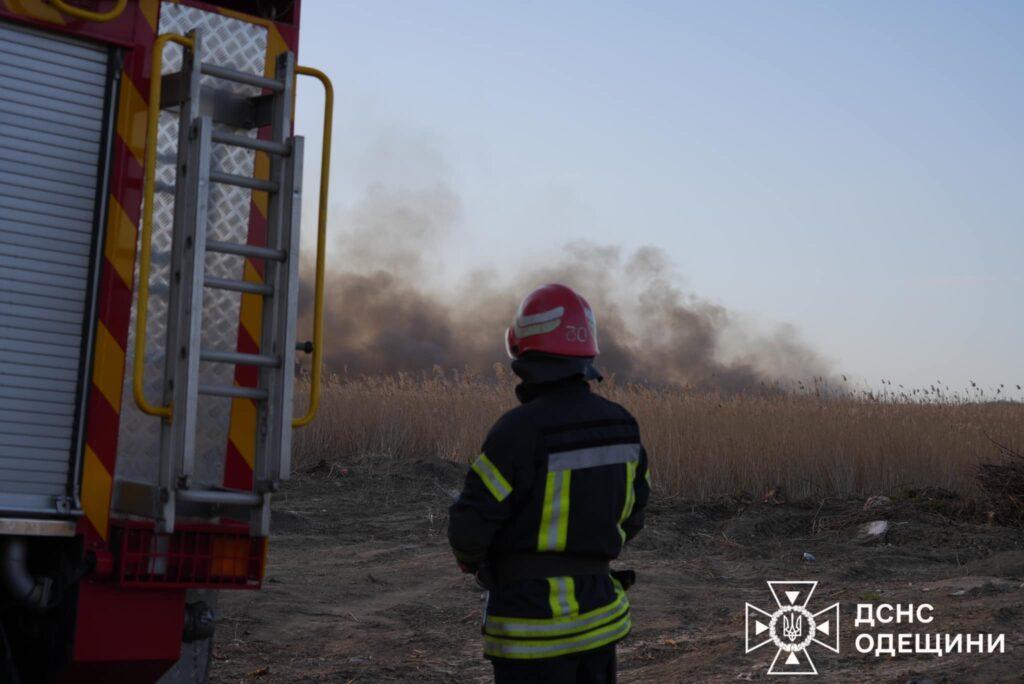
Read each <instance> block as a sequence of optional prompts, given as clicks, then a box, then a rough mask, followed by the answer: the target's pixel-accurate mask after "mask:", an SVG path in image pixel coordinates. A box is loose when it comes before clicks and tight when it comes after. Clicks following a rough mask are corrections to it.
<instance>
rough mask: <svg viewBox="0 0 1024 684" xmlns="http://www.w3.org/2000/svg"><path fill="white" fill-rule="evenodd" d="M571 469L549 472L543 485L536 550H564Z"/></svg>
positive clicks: (567, 526) (567, 531) (567, 530)
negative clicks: (542, 503) (542, 500)
mask: <svg viewBox="0 0 1024 684" xmlns="http://www.w3.org/2000/svg"><path fill="white" fill-rule="evenodd" d="M571 480H572V471H571V470H557V471H555V472H549V473H548V476H547V481H546V483H545V485H544V508H543V509H542V510H541V516H540V529H539V530H538V531H537V550H538V551H565V540H566V537H567V536H568V534H569V484H570V483H571Z"/></svg>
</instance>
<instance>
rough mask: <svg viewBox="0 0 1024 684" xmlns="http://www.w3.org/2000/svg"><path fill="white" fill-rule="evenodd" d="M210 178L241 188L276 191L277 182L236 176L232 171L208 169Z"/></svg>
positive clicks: (215, 181)
mask: <svg viewBox="0 0 1024 684" xmlns="http://www.w3.org/2000/svg"><path fill="white" fill-rule="evenodd" d="M210 180H211V181H213V182H214V183H227V184H228V185H237V186H239V187H242V188H251V189H253V190H262V191H264V192H277V183H275V182H274V181H268V180H263V179H262V178H250V177H249V176H237V175H235V174H233V173H224V172H223V171H210Z"/></svg>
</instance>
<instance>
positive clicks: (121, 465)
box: [116, 2, 267, 486]
mask: <svg viewBox="0 0 1024 684" xmlns="http://www.w3.org/2000/svg"><path fill="white" fill-rule="evenodd" d="M194 28H201V29H202V31H203V51H204V61H205V62H207V63H212V64H218V65H221V66H226V67H231V68H233V69H238V70H240V71H248V72H251V73H255V74H261V75H262V74H263V72H264V67H265V60H266V52H267V31H266V29H265V28H264V27H262V26H257V25H256V24H250V23H247V22H244V21H240V20H238V19H234V18H231V17H226V16H224V15H221V14H218V13H216V12H205V11H203V10H200V9H197V8H195V7H187V6H185V5H180V4H178V3H169V2H165V3H163V4H162V5H161V8H160V33H180V34H187V33H188V32H189V31H191V30H192V29H194ZM181 54H182V53H181V49H180V48H179V47H178V46H176V45H175V46H171V47H169V48H168V49H167V51H166V52H165V54H164V64H163V69H164V73H173V72H175V71H178V70H179V69H180V68H181V61H182V58H181ZM203 85H204V86H213V87H216V88H218V89H220V90H227V91H231V92H235V93H238V94H243V95H258V94H259V93H260V91H259V89H258V88H254V87H252V86H246V85H244V84H239V83H233V82H228V81H222V80H219V79H214V78H213V77H211V76H204V77H203ZM217 127H218V128H225V129H227V130H231V131H232V132H234V133H242V134H245V135H249V136H253V137H254V136H255V135H256V131H243V130H239V129H231V128H228V127H225V126H222V125H221V124H217ZM177 146H178V116H177V113H175V112H168V111H165V112H161V114H160V128H159V131H158V145H157V170H156V177H157V178H156V180H157V193H156V196H155V198H154V202H153V207H154V212H153V268H152V271H151V278H150V287H151V296H150V304H149V317H148V320H147V322H146V375H145V377H146V395H147V396H148V397H150V398H151V399H152V400H157V399H159V398H160V397H161V396H162V384H163V374H164V355H165V346H166V335H167V327H166V323H167V304H168V279H169V275H170V273H169V270H170V254H171V239H172V235H171V233H172V228H173V225H174V183H175V172H176V170H175V166H176V164H175V162H176V159H177ZM213 159H214V166H215V168H218V169H220V170H222V171H225V172H227V173H233V174H238V175H240V176H251V175H252V174H253V164H254V159H255V153H254V152H253V151H251V150H245V149H242V148H238V147H230V148H228V147H225V146H223V145H215V146H214V148H213ZM250 204H251V193H250V191H249V190H246V189H244V188H237V187H234V186H227V185H216V184H215V185H213V186H212V188H211V192H210V214H209V220H208V224H207V225H208V228H207V235H208V236H209V237H210V238H211V239H215V240H224V241H231V242H245V241H246V237H247V235H248V231H249V210H250ZM243 263H244V261H243V259H242V258H241V257H237V256H232V255H227V254H215V253H208V254H207V255H206V272H207V274H209V275H211V276H219V277H222V278H232V279H236V280H240V279H241V278H242V268H243ZM135 277H136V278H138V264H136V273H135ZM240 303H241V295H239V294H238V293H235V292H225V291H221V290H213V289H207V290H206V291H205V293H204V297H203V341H202V345H203V347H205V348H210V349H225V350H232V351H233V350H234V349H235V348H236V344H237V341H238V325H239V319H238V315H239V307H240ZM131 318H132V322H131V327H130V331H131V332H130V334H129V340H128V355H127V359H126V368H127V369H128V372H127V373H126V374H125V385H124V393H123V400H122V402H121V406H122V412H121V430H120V437H119V440H118V458H117V473H116V475H117V477H118V478H119V479H128V480H134V481H137V482H148V483H155V482H157V469H158V466H159V458H160V422H161V421H160V419H159V418H155V417H152V416H147V415H145V414H143V413H142V412H141V411H139V410H138V407H136V406H135V402H134V400H133V398H132V389H131V385H132V378H131V372H130V371H131V367H132V363H133V355H134V344H135V341H134V331H135V303H134V302H133V303H132V312H131ZM234 370H235V367H234V366H232V365H229V364H203V365H202V366H201V367H200V382H201V383H204V384H218V385H231V384H234ZM230 411H231V400H230V399H225V398H219V397H200V403H199V411H198V415H199V422H198V429H197V433H196V451H197V453H196V460H195V463H196V469H195V480H196V484H198V485H201V486H217V485H220V483H221V481H222V480H223V470H224V457H225V453H224V451H225V445H226V444H227V441H228V427H229V421H230Z"/></svg>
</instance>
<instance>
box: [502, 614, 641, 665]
mask: <svg viewBox="0 0 1024 684" xmlns="http://www.w3.org/2000/svg"><path fill="white" fill-rule="evenodd" d="M631 626H632V624H631V622H630V619H629V613H626V614H625V615H623V616H622V617H620V618H619V619H617V620H615V621H614V622H612V623H610V624H608V625H605V626H603V627H600V628H599V629H595V630H592V631H590V632H587V633H586V634H579V635H576V636H571V637H564V638H561V639H536V640H525V639H499V638H497V637H493V636H490V635H488V634H485V635H484V653H486V654H487V655H489V656H495V657H498V658H516V659H532V658H553V657H555V656H560V655H565V654H567V653H577V652H579V651H588V650H591V649H594V648H599V647H601V646H604V645H605V644H610V643H611V642H613V641H617V640H619V639H621V638H623V637H624V636H626V635H627V634H629V630H630V627H631Z"/></svg>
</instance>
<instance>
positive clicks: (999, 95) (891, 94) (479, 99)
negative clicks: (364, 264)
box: [297, 0, 1024, 396]
mask: <svg viewBox="0 0 1024 684" xmlns="http://www.w3.org/2000/svg"><path fill="white" fill-rule="evenodd" d="M302 27H303V28H302V38H301V44H300V48H299V62H300V63H302V64H306V65H310V66H316V67H319V68H321V69H323V70H325V71H326V72H327V73H328V74H329V75H330V76H331V78H332V79H333V82H334V87H335V91H336V97H337V111H336V115H335V118H334V126H335V133H334V134H335V143H334V146H333V160H334V162H333V172H332V184H331V187H332V193H331V199H332V210H334V211H335V212H338V211H342V212H343V211H344V209H345V208H346V207H348V206H351V203H352V202H353V201H354V200H355V199H356V198H357V197H359V196H360V195H361V194H362V192H363V191H364V190H365V186H366V184H367V182H368V178H369V179H372V180H380V179H384V180H385V181H387V180H389V179H391V178H395V177H397V178H398V181H397V182H406V181H408V182H410V183H413V184H415V183H429V182H431V181H430V177H431V176H432V175H436V176H437V180H438V181H439V182H443V183H446V184H448V185H450V187H451V188H452V189H453V190H454V191H455V192H456V193H457V195H458V196H459V198H460V201H461V203H462V209H463V210H462V217H461V220H460V222H459V228H458V231H457V234H456V235H453V236H452V238H451V240H452V244H453V245H454V244H458V245H460V247H459V249H458V250H453V251H452V252H451V258H450V259H448V260H446V261H445V265H446V269H447V270H446V272H445V274H444V276H445V277H447V278H450V279H455V278H457V277H458V276H459V275H461V274H463V273H465V272H466V271H468V270H470V269H480V268H493V269H496V270H497V271H499V272H500V271H501V270H502V269H511V268H513V267H514V266H515V264H516V263H517V262H518V260H520V259H530V258H536V256H537V255H538V254H543V252H544V251H545V250H549V249H552V248H555V247H557V246H559V245H561V244H563V243H566V242H569V241H572V240H578V239H589V240H591V241H593V242H596V243H599V244H616V245H623V246H624V247H625V248H627V249H632V248H636V247H639V246H641V245H654V246H658V247H661V248H662V249H664V250H665V251H666V252H667V253H668V254H669V256H670V257H671V259H672V260H673V261H674V263H675V265H676V267H677V269H678V273H679V280H680V283H681V284H682V285H684V286H685V287H686V288H687V289H688V290H690V291H692V292H694V293H696V294H698V295H699V296H701V297H704V298H706V299H709V300H711V301H714V302H717V303H719V304H722V305H723V306H725V307H727V308H729V309H730V310H732V311H735V312H736V313H737V315H739V316H741V317H743V318H745V319H749V320H751V321H754V323H755V324H763V325H766V326H771V325H774V324H780V323H790V324H792V325H794V326H795V327H796V329H797V330H798V331H799V332H800V334H801V337H802V339H803V340H804V341H805V342H806V343H808V344H809V345H810V346H811V347H812V348H814V349H816V350H817V351H818V352H819V353H821V354H822V355H823V356H824V357H826V358H827V359H829V360H830V361H831V362H832V363H833V368H834V369H835V371H836V372H842V373H847V374H849V375H850V376H851V377H853V378H858V379H863V380H864V381H865V382H867V383H868V384H871V385H875V384H877V383H878V381H879V380H880V379H881V378H889V379H892V380H893V381H894V382H898V383H905V384H907V385H910V386H922V385H927V384H929V383H931V382H934V381H935V380H937V379H941V380H942V381H943V382H945V383H948V384H950V385H951V386H962V385H965V384H967V382H968V380H970V379H974V380H976V381H978V382H979V383H981V384H983V385H986V386H995V385H998V384H999V383H1006V384H1007V386H1010V385H1011V384H1012V385H1016V384H1018V383H1019V384H1024V363H1022V362H1021V356H1020V350H1021V349H1024V319H1022V314H1024V307H1022V305H1021V302H1022V297H1024V3H1019V2H984V3H970V2H958V3H950V2H900V3H893V2H828V3H817V2H815V3H812V2H777V3H761V2H745V3H735V2H706V3H700V4H697V3H682V2H679V3H658V2H646V3H625V2H621V3H607V2H578V3H577V2H514V3H509V2H442V1H436V2H411V1H410V2H387V1H374V2H369V1H363V2H358V3H352V2H337V1H334V0H330V1H328V0H304V2H303V6H302ZM317 90H318V89H317V87H316V86H315V85H313V84H312V83H309V84H306V83H304V84H303V85H302V86H301V87H300V91H299V104H298V114H297V131H298V132H299V133H300V134H304V135H306V136H307V150H308V151H307V155H308V158H307V190H306V193H307V199H309V198H311V196H312V195H314V194H315V187H316V186H315V178H316V173H315V171H316V167H317V166H318V164H314V163H313V159H312V158H313V157H315V156H316V155H317V150H319V148H320V134H319V127H320V114H319V111H320V107H321V99H320V97H319V93H318V92H317ZM406 153H407V154H406ZM381 168H383V169H384V170H383V171H381V170H380V169H381ZM368 169H369V170H368ZM403 174H409V175H410V178H411V180H409V179H406V178H403ZM308 209H312V207H308ZM311 213H312V212H311V211H306V218H307V219H308V218H310V216H311ZM309 227H311V226H309V225H307V230H306V233H307V236H308V233H309V232H311V231H309V230H308V228H309ZM336 265H337V266H342V267H343V266H344V265H343V264H336ZM1014 394H1017V395H1018V396H1019V394H1020V393H1018V392H1016V391H1014Z"/></svg>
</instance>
